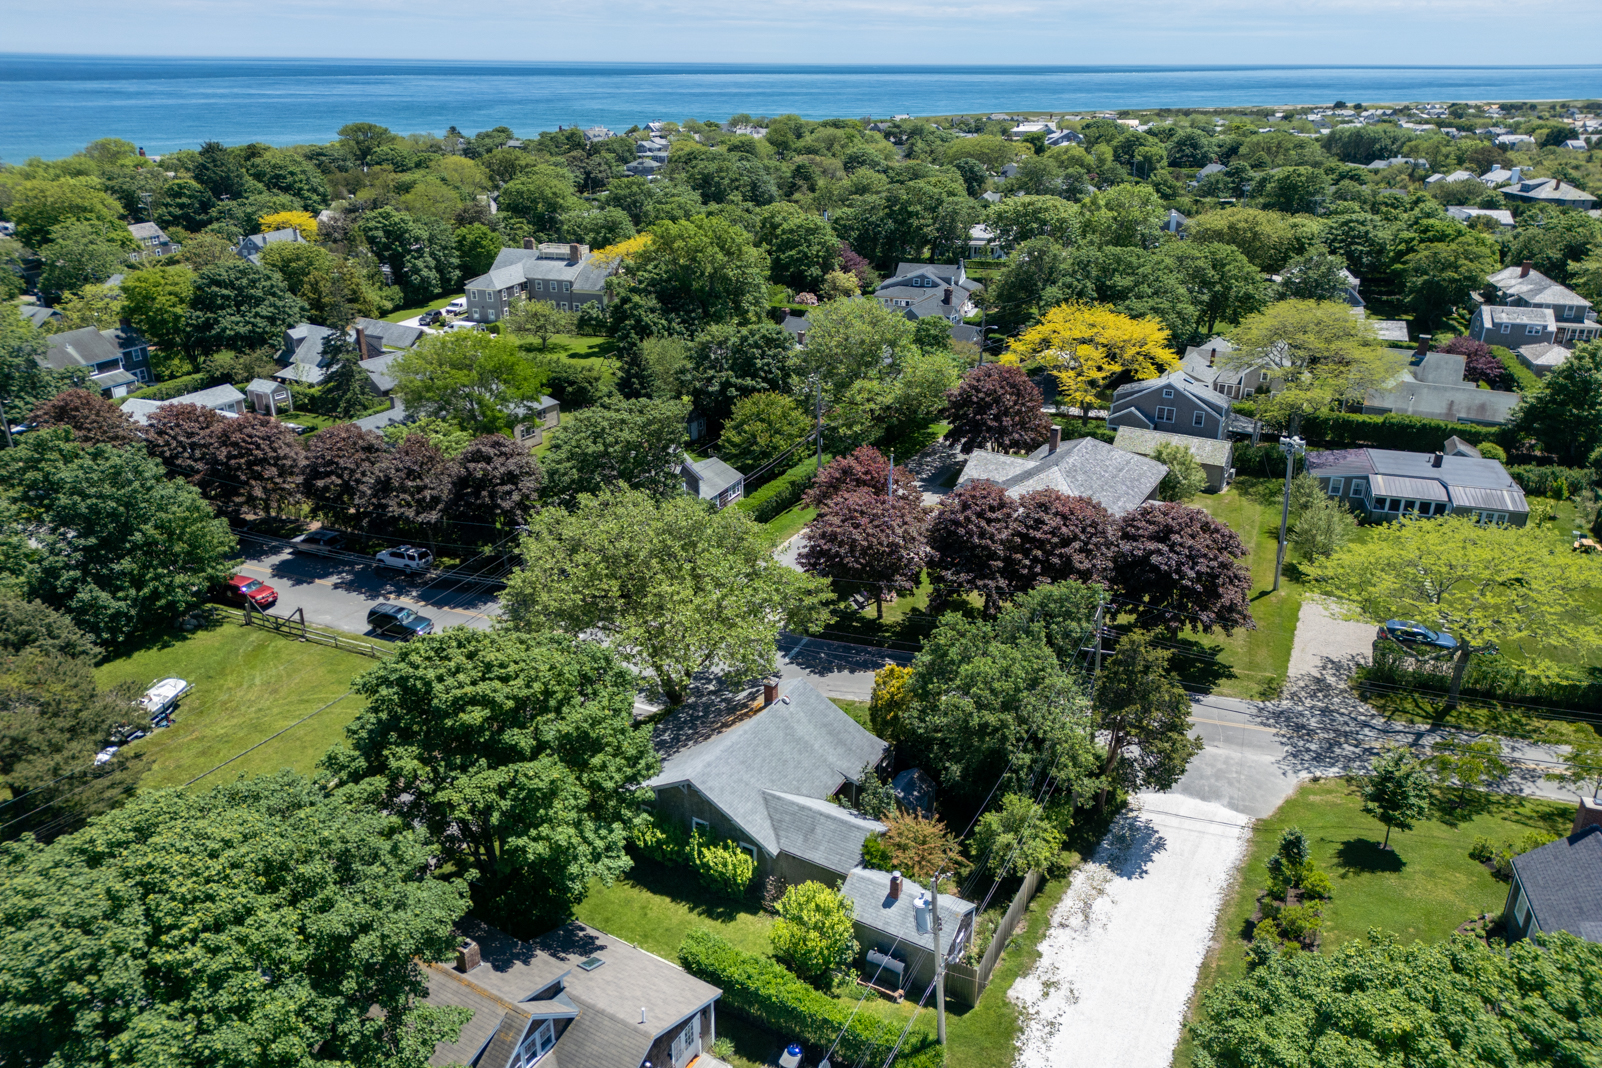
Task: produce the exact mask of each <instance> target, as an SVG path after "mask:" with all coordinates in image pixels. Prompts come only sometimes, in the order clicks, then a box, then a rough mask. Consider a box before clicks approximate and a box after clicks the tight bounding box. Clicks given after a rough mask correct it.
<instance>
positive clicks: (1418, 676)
mask: <svg viewBox="0 0 1602 1068" xmlns="http://www.w3.org/2000/svg"><path fill="white" fill-rule="evenodd" d="M1451 673H1452V664H1451V662H1450V661H1440V660H1418V659H1415V658H1414V657H1412V656H1410V655H1409V654H1408V652H1407V650H1406V649H1405V648H1403V647H1402V646H1400V645H1398V644H1397V643H1395V642H1389V641H1376V642H1375V643H1374V655H1373V664H1372V665H1371V666H1369V667H1364V668H1359V669H1358V671H1357V680H1358V682H1359V683H1360V684H1361V683H1363V682H1372V683H1377V684H1379V685H1381V686H1384V687H1387V688H1388V687H1393V686H1399V687H1404V688H1407V689H1414V690H1429V691H1432V692H1434V693H1438V694H1441V695H1442V696H1443V697H1444V696H1445V695H1446V693H1447V692H1448V691H1449V690H1450V689H1451V682H1452V676H1451ZM1462 696H1464V697H1474V698H1481V699H1484V700H1489V701H1508V702H1521V703H1525V704H1537V705H1548V706H1550V707H1553V708H1565V709H1574V710H1575V711H1581V712H1590V711H1593V710H1595V708H1596V707H1597V706H1598V705H1602V667H1586V668H1575V667H1560V668H1558V669H1557V670H1556V671H1554V672H1548V673H1544V674H1540V675H1537V674H1535V673H1534V672H1532V671H1530V670H1529V669H1528V668H1527V667H1526V666H1525V665H1524V664H1522V663H1519V662H1516V661H1513V660H1509V659H1508V658H1507V657H1505V656H1502V655H1500V654H1497V653H1475V654H1474V655H1473V656H1471V657H1469V666H1468V669H1467V670H1466V671H1465V672H1464V674H1463V688H1462Z"/></svg>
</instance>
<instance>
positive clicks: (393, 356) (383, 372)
mask: <svg viewBox="0 0 1602 1068" xmlns="http://www.w3.org/2000/svg"><path fill="white" fill-rule="evenodd" d="M402 355H404V354H403V353H399V352H386V353H385V354H384V355H382V356H374V357H372V358H371V359H366V360H363V361H362V370H363V371H366V372H367V377H368V378H369V379H371V380H372V383H373V387H374V388H375V389H377V390H378V392H380V393H388V392H389V391H390V390H392V389H394V388H395V378H394V376H393V375H391V374H390V373H389V366H390V364H392V363H394V362H395V361H396V360H398V359H400V358H401V356H402Z"/></svg>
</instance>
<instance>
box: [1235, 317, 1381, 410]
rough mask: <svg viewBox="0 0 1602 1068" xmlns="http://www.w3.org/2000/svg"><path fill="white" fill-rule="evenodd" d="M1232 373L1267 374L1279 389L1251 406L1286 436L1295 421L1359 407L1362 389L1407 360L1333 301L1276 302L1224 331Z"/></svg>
mask: <svg viewBox="0 0 1602 1068" xmlns="http://www.w3.org/2000/svg"><path fill="white" fill-rule="evenodd" d="M1230 339H1231V340H1232V341H1233V342H1234V343H1235V350H1234V351H1233V352H1231V353H1228V354H1226V355H1224V356H1221V357H1220V359H1219V365H1220V366H1222V367H1224V368H1226V369H1232V370H1245V369H1248V368H1253V367H1263V368H1266V369H1268V371H1269V373H1270V374H1271V376H1272V377H1273V378H1274V379H1275V380H1277V381H1279V382H1283V383H1284V389H1282V390H1281V391H1280V392H1278V393H1274V394H1272V395H1264V396H1261V397H1259V398H1258V399H1257V403H1258V412H1259V414H1260V415H1261V416H1262V417H1263V418H1264V419H1267V420H1269V421H1271V422H1274V423H1275V424H1276V425H1281V426H1289V427H1290V428H1291V429H1292V430H1293V431H1294V430H1295V428H1296V425H1297V423H1298V422H1299V420H1300V419H1301V418H1302V416H1304V415H1307V414H1309V413H1311V412H1316V411H1322V410H1324V409H1326V408H1328V407H1329V406H1330V405H1331V404H1333V403H1341V404H1352V403H1357V404H1361V403H1362V401H1363V398H1364V397H1365V396H1366V395H1367V394H1368V391H1369V390H1372V389H1379V388H1382V387H1384V386H1386V385H1388V384H1389V383H1391V382H1393V381H1395V379H1396V378H1397V377H1398V376H1399V375H1400V374H1401V373H1402V371H1403V370H1404V369H1405V368H1406V366H1407V355H1406V354H1405V353H1398V352H1394V351H1392V350H1391V349H1388V348H1386V347H1385V346H1384V345H1383V344H1382V343H1381V342H1380V339H1379V337H1378V336H1377V335H1376V334H1375V333H1374V330H1373V328H1372V327H1370V326H1369V325H1368V324H1367V323H1365V322H1364V321H1363V320H1361V319H1354V318H1353V317H1352V314H1351V309H1349V308H1348V307H1347V306H1346V305H1345V304H1342V303H1339V302H1336V301H1317V300H1281V301H1278V302H1277V303H1274V304H1271V305H1269V306H1268V307H1267V308H1266V309H1264V310H1263V311H1261V312H1259V313H1257V314H1256V315H1251V316H1248V317H1246V318H1245V319H1243V320H1242V321H1241V323H1240V325H1239V326H1237V327H1236V328H1235V329H1234V330H1232V331H1231V332H1230Z"/></svg>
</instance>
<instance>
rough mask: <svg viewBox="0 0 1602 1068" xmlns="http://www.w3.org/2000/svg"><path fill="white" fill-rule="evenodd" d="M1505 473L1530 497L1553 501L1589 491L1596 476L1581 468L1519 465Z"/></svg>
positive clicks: (1594, 482)
mask: <svg viewBox="0 0 1602 1068" xmlns="http://www.w3.org/2000/svg"><path fill="white" fill-rule="evenodd" d="M1507 473H1508V474H1509V475H1512V476H1513V481H1514V482H1517V483H1518V484H1519V488H1520V489H1522V490H1523V491H1524V492H1525V493H1526V494H1528V495H1529V496H1531V497H1551V498H1552V499H1553V500H1559V501H1561V500H1566V499H1567V498H1568V497H1569V495H1570V494H1574V493H1579V492H1580V491H1581V490H1587V489H1591V488H1592V487H1593V486H1594V485H1595V484H1596V476H1595V475H1594V474H1593V473H1592V472H1590V471H1587V470H1586V469H1585V468H1583V467H1535V466H1532V465H1530V464H1520V465H1519V466H1517V467H1510V468H1508V469H1507Z"/></svg>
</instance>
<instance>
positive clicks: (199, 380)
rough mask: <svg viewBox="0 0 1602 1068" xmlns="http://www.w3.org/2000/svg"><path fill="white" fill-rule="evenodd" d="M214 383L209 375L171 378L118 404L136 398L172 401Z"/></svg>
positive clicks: (137, 391) (122, 398)
mask: <svg viewBox="0 0 1602 1068" xmlns="http://www.w3.org/2000/svg"><path fill="white" fill-rule="evenodd" d="M212 381H213V380H212V376H211V375H207V374H194V375H183V376H181V377H178V378H169V379H167V381H165V382H158V383H157V384H156V385H154V386H146V387H145V388H144V389H140V390H135V391H134V392H132V393H130V394H128V395H127V396H126V397H121V398H119V399H118V401H117V403H118V404H121V403H122V402H123V401H125V400H132V399H134V398H135V397H138V398H139V399H140V400H158V401H163V400H172V399H173V398H174V397H181V396H183V395H184V394H185V393H194V392H195V391H196V390H201V389H205V388H206V387H207V386H209V385H211V384H212Z"/></svg>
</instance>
